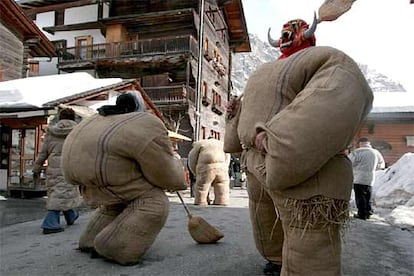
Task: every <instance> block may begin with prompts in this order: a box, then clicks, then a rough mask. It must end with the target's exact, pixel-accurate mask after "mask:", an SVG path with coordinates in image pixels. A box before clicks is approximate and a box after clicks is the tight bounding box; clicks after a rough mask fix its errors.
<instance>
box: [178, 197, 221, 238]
mask: <svg viewBox="0 0 414 276" xmlns="http://www.w3.org/2000/svg"><path fill="white" fill-rule="evenodd" d="M176 193H177V195H178V197H179V198H180V201H181V203H182V204H183V206H184V209H185V211H186V212H187V216H188V232H190V235H191V237H192V238H193V239H194V240H195V241H196V242H197V243H204V244H205V243H215V242H217V241H218V240H220V239H221V238H223V237H224V234H223V233H222V232H221V231H220V230H218V229H217V228H215V227H214V226H212V225H211V224H209V223H208V222H207V221H206V220H204V219H203V218H202V217H199V216H194V215H193V214H192V213H191V212H190V210H189V209H188V207H187V205H186V204H185V202H184V200H183V198H182V197H181V194H180V193H179V192H176Z"/></svg>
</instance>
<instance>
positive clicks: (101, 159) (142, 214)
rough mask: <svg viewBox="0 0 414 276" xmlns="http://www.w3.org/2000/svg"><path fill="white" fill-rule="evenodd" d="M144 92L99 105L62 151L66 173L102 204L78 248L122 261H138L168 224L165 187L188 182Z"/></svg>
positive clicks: (176, 187)
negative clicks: (147, 103)
mask: <svg viewBox="0 0 414 276" xmlns="http://www.w3.org/2000/svg"><path fill="white" fill-rule="evenodd" d="M138 96H140V95H139V94H137V93H136V92H131V93H126V94H121V95H120V96H118V98H117V100H116V104H115V105H106V106H103V107H101V108H99V110H98V112H99V114H96V115H94V116H91V117H90V118H88V119H85V120H83V121H82V122H81V123H80V124H79V125H78V126H77V127H76V128H74V129H73V132H72V133H71V134H70V135H69V136H68V137H67V140H66V141H65V144H64V146H63V151H62V169H63V173H64V176H65V179H66V180H67V181H68V182H70V183H71V184H73V185H77V186H79V187H80V189H81V192H82V195H83V198H84V201H85V203H86V204H87V205H89V206H91V207H96V208H97V209H96V211H95V212H94V214H93V215H92V216H91V218H90V220H89V222H88V224H87V225H86V227H85V229H84V230H83V232H82V234H81V236H80V239H79V249H80V250H81V251H84V252H91V253H92V255H93V256H96V255H99V256H102V257H104V258H106V259H109V260H112V261H114V262H117V263H119V264H122V265H132V264H136V263H137V262H139V261H140V260H141V258H142V256H143V255H144V254H145V252H146V251H147V250H148V249H149V248H150V246H151V245H152V244H153V243H154V241H155V239H156V237H157V236H158V234H159V232H160V231H161V229H162V228H163V226H164V224H165V222H166V219H167V216H168V212H169V200H168V197H167V196H166V194H165V191H167V190H168V191H177V190H185V189H186V188H187V186H186V183H185V174H184V169H183V166H182V164H181V162H180V160H178V159H177V158H176V157H175V156H174V151H173V147H172V144H171V142H170V139H169V137H168V131H167V129H166V127H165V126H164V124H163V122H162V121H161V120H160V119H159V118H157V117H156V116H154V115H152V114H150V113H149V112H145V109H144V107H145V105H144V103H143V101H142V97H138ZM160 164H162V169H160Z"/></svg>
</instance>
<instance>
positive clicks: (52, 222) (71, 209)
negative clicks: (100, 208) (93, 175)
mask: <svg viewBox="0 0 414 276" xmlns="http://www.w3.org/2000/svg"><path fill="white" fill-rule="evenodd" d="M58 117H59V121H58V122H57V123H56V124H55V125H51V126H49V128H48V129H47V131H46V135H45V138H44V140H43V146H42V150H41V152H40V154H39V156H38V158H37V159H36V161H35V164H34V167H33V174H34V176H35V179H36V178H39V174H40V172H41V171H42V169H43V163H44V162H45V161H46V160H47V161H48V166H47V168H46V188H47V196H48V197H47V201H46V208H47V210H48V211H47V214H46V217H45V218H44V220H43V223H42V228H43V234H52V233H58V232H62V231H63V230H64V228H62V226H61V225H60V213H61V212H63V215H64V217H65V220H66V224H67V225H72V224H73V223H74V222H75V220H76V219H77V218H78V217H79V213H78V211H76V210H75V208H76V207H78V206H79V205H80V203H81V197H80V193H79V189H78V187H76V186H73V185H71V184H69V183H67V182H65V180H64V178H63V173H62V169H61V167H60V160H61V154H62V146H63V142H64V141H65V138H66V136H67V135H68V134H69V132H71V131H72V129H73V128H74V127H75V126H76V125H77V123H76V122H75V112H74V111H73V109H71V108H64V109H61V110H60V112H59V114H58Z"/></svg>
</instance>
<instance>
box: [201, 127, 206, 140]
mask: <svg viewBox="0 0 414 276" xmlns="http://www.w3.org/2000/svg"><path fill="white" fill-rule="evenodd" d="M201 139H206V127H203V126H202V127H201Z"/></svg>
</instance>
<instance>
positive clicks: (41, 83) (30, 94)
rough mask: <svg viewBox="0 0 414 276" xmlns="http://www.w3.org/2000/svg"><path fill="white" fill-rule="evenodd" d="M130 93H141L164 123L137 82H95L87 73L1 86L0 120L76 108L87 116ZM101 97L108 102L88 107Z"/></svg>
mask: <svg viewBox="0 0 414 276" xmlns="http://www.w3.org/2000/svg"><path fill="white" fill-rule="evenodd" d="M130 90H134V91H139V92H140V94H141V96H142V98H143V99H144V101H145V104H146V106H147V109H149V110H151V113H153V114H154V115H155V116H157V117H158V118H160V119H161V120H162V121H164V118H163V116H162V114H161V113H160V111H159V110H158V109H157V108H156V107H155V105H154V103H153V102H152V101H151V99H150V98H149V96H148V95H147V94H146V93H145V91H144V90H143V89H142V87H141V86H140V84H139V82H138V81H137V80H135V79H130V80H122V79H120V78H107V79H95V78H94V77H92V76H91V75H89V74H88V73H85V72H78V73H71V74H60V75H50V76H42V77H31V78H24V79H17V80H11V81H5V82H0V117H5V116H6V115H13V114H14V113H15V112H26V111H28V112H29V111H40V110H50V109H54V107H56V106H61V105H71V107H72V106H73V105H76V106H75V107H74V108H75V109H76V110H75V111H77V113H78V114H84V115H86V114H90V113H91V112H94V109H96V108H98V107H100V106H102V105H104V104H115V100H116V97H117V96H118V95H119V93H123V92H127V91H130ZM99 95H105V100H94V101H91V102H89V103H87V101H88V100H89V99H91V98H96V97H97V96H99ZM12 113H13V114H12ZM28 114H29V113H28ZM39 114H42V113H39ZM13 116H14V115H13Z"/></svg>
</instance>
